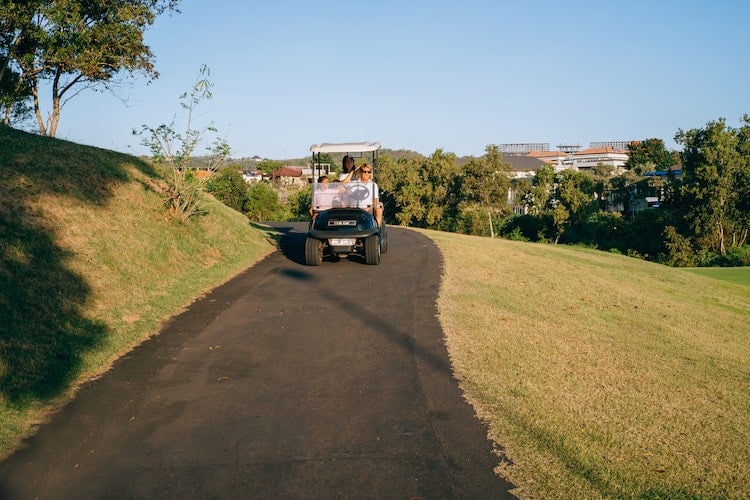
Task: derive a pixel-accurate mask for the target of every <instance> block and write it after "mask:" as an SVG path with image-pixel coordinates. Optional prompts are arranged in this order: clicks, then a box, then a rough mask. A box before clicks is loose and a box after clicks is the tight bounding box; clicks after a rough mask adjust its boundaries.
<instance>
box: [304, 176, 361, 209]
mask: <svg viewBox="0 0 750 500" xmlns="http://www.w3.org/2000/svg"><path fill="white" fill-rule="evenodd" d="M373 187H374V186H373V183H372V182H359V181H353V182H324V183H321V182H316V183H314V184H313V210H314V211H315V212H320V211H321V210H328V209H331V208H363V209H365V210H367V211H370V210H371V209H372V204H373V193H374V189H373Z"/></svg>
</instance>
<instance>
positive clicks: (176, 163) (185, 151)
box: [133, 65, 231, 221]
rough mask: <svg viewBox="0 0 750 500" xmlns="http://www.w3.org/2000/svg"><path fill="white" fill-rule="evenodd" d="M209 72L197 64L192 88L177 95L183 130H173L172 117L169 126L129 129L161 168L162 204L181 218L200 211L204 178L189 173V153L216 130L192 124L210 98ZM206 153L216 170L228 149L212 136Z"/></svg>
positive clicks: (173, 120) (143, 126) (212, 167)
mask: <svg viewBox="0 0 750 500" xmlns="http://www.w3.org/2000/svg"><path fill="white" fill-rule="evenodd" d="M210 74H211V71H210V70H209V68H208V67H207V66H205V65H203V66H201V68H200V69H199V70H198V77H197V79H196V82H195V84H194V85H193V88H192V89H191V90H190V91H189V92H185V93H184V94H182V95H181V96H180V106H181V107H182V108H183V110H185V114H186V117H185V131H184V132H182V133H180V132H177V131H176V130H175V127H176V121H177V118H176V117H175V118H173V119H172V122H171V123H170V124H169V125H166V124H161V125H159V126H157V127H151V126H148V125H142V126H141V130H140V131H138V130H133V134H135V135H140V136H141V137H143V139H142V140H141V144H143V145H144V146H146V147H148V148H149V149H150V150H151V154H152V161H153V162H154V164H155V165H156V166H157V167H160V168H162V169H163V174H164V176H165V179H166V181H167V189H166V193H165V195H166V196H165V197H166V202H165V204H166V205H167V206H168V207H169V209H170V211H171V212H172V215H174V216H175V217H176V218H178V219H181V220H183V221H186V220H188V219H191V218H192V217H193V216H195V215H199V214H201V213H203V212H204V209H203V205H202V202H201V196H200V195H201V193H200V191H201V188H202V186H203V184H204V182H205V181H202V180H200V179H198V178H196V177H195V175H192V172H193V171H192V170H191V169H190V168H189V167H190V162H191V159H192V157H193V153H194V152H195V150H196V148H197V147H198V146H199V145H200V144H201V142H203V139H204V138H205V134H206V133H207V132H216V129H215V128H213V127H212V126H205V127H200V128H198V127H196V125H195V123H194V117H193V113H194V112H195V110H196V109H197V107H198V106H199V105H200V104H201V103H202V102H203V101H206V100H210V99H211V98H212V97H213V93H212V92H211V88H212V87H213V84H212V83H211V82H210V81H209V80H208V78H207V77H208V76H210ZM209 153H210V155H209V156H208V160H207V161H208V163H207V167H208V169H209V170H216V169H217V168H218V166H219V165H220V164H221V163H223V162H224V161H225V160H226V159H227V158H228V157H229V154H230V153H231V149H230V147H229V144H227V142H226V141H224V140H223V139H215V140H214V142H213V144H212V146H210V147H209Z"/></svg>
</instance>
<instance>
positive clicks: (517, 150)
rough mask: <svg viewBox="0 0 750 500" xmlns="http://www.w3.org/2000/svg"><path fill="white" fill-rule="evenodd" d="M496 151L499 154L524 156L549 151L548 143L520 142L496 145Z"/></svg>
mask: <svg viewBox="0 0 750 500" xmlns="http://www.w3.org/2000/svg"><path fill="white" fill-rule="evenodd" d="M497 147H498V150H499V151H500V152H501V153H508V154H526V153H530V152H531V151H549V143H548V142H521V143H507V144H498V145H497Z"/></svg>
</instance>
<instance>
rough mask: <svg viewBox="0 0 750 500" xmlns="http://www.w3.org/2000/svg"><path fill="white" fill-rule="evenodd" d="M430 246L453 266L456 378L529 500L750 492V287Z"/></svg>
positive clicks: (448, 287)
mask: <svg viewBox="0 0 750 500" xmlns="http://www.w3.org/2000/svg"><path fill="white" fill-rule="evenodd" d="M427 234H428V235H429V236H430V237H432V238H433V239H434V240H435V241H436V242H437V243H438V245H439V247H440V248H441V251H442V253H443V255H444V260H445V269H444V273H445V276H444V282H443V286H442V288H441V294H440V300H439V309H440V318H441V322H442V324H443V326H444V329H445V331H446V336H447V344H448V347H449V352H450V354H451V358H452V361H453V364H454V368H455V370H456V374H457V376H458V378H459V379H460V381H461V383H462V386H463V388H464V390H465V391H466V393H467V396H468V398H469V399H470V400H471V401H472V402H473V404H474V405H475V407H476V409H477V411H478V413H479V414H480V415H481V416H482V417H483V418H485V419H487V420H488V422H489V423H490V434H491V437H492V439H494V440H495V441H496V442H497V443H499V445H501V446H502V447H504V449H505V453H506V454H507V462H505V463H504V464H503V465H501V467H500V472H501V473H502V474H503V475H505V476H506V477H508V478H509V479H510V480H511V481H513V482H514V483H515V484H516V485H517V486H518V488H519V489H518V490H517V491H516V493H517V494H519V495H521V496H536V497H565V498H580V497H591V496H604V497H632V496H635V497H640V496H646V497H654V496H656V497H659V496H662V497H684V496H688V497H689V496H700V497H711V498H714V497H730V498H747V497H748V495H750V451H748V450H750V321H749V320H750V288H746V287H742V286H737V285H733V284H729V283H724V282H721V281H716V280H711V279H707V278H704V277H701V276H697V275H695V274H693V273H691V272H688V271H685V270H680V269H673V268H668V267H664V266H659V265H656V264H650V263H647V262H644V261H641V260H636V259H631V258H627V257H623V256H617V255H612V254H607V253H603V252H597V251H590V250H584V249H579V248H570V247H561V246H550V245H538V244H530V243H521V242H512V241H506V240H491V239H488V238H476V237H468V236H460V235H453V234H446V233H437V232H427ZM511 464H512V465H511Z"/></svg>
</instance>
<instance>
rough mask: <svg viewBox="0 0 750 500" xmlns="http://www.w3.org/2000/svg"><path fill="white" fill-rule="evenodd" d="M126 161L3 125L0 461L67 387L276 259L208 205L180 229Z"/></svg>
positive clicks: (141, 166) (141, 173)
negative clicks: (268, 258)
mask: <svg viewBox="0 0 750 500" xmlns="http://www.w3.org/2000/svg"><path fill="white" fill-rule="evenodd" d="M162 185H163V184H162V181H161V180H160V178H159V177H158V175H157V174H156V172H155V171H154V170H153V169H152V168H151V167H150V166H149V165H148V164H147V163H145V162H143V161H141V160H139V159H137V158H135V157H132V156H128V155H125V154H120V153H115V152H112V151H107V150H103V149H97V148H91V147H86V146H81V145H77V144H74V143H70V142H66V141H61V140H56V139H52V138H47V137H38V136H35V135H32V134H27V133H24V132H20V131H17V130H13V129H10V128H8V127H4V126H0V456H2V455H4V454H7V452H8V450H9V448H10V447H12V446H15V445H16V443H17V440H18V438H19V436H22V435H24V434H26V433H27V432H28V431H29V428H30V425H31V423H32V422H35V421H39V420H42V419H43V418H44V415H45V413H46V412H47V411H48V409H49V407H50V405H54V404H56V403H57V402H58V401H60V398H65V397H66V396H67V395H69V394H70V393H71V392H72V391H73V390H74V387H75V385H76V384H77V383H78V382H79V381H81V380H84V379H87V378H90V377H92V376H95V375H97V374H98V373H101V372H102V371H103V370H106V369H107V367H108V365H109V364H110V363H111V362H112V361H113V360H114V359H115V358H116V357H118V356H119V355H121V354H122V353H123V352H126V351H127V350H129V349H131V348H132V347H133V346H135V345H137V344H138V343H140V342H141V341H143V340H144V339H145V338H147V337H148V336H150V335H152V334H154V333H156V332H157V331H158V328H159V324H160V322H162V321H163V320H164V319H166V318H167V317H169V316H170V315H172V314H174V313H175V312H176V311H178V310H179V309H180V308H182V307H184V306H186V305H187V304H189V303H190V302H191V301H192V300H193V299H194V298H195V297H197V296H199V295H200V294H201V293H203V292H204V291H206V290H208V289H210V288H212V287H214V286H215V285H217V284H219V283H221V282H223V281H225V280H227V279H228V278H230V277H231V276H233V275H235V274H237V273H238V272H239V271H241V270H243V269H245V268H247V267H248V266H249V265H251V264H252V263H253V262H255V261H257V260H259V259H260V258H262V257H263V256H265V255H266V254H268V253H269V252H270V251H272V250H273V248H274V243H273V242H272V241H271V240H270V239H269V238H270V237H269V235H267V234H265V233H264V232H262V231H261V230H259V229H256V228H254V227H252V226H251V224H250V223H249V222H248V220H247V219H246V218H245V217H244V216H242V215H241V214H239V213H237V212H234V211H232V210H230V209H228V208H227V207H225V206H224V205H222V204H221V203H218V202H217V201H216V200H213V199H211V198H209V199H208V200H207V203H208V214H207V215H205V216H203V217H201V218H199V219H198V220H197V221H195V222H193V223H189V224H182V223H178V222H176V221H174V220H172V219H170V218H169V217H168V216H167V215H166V213H165V211H164V210H163V207H162V199H161V197H160V194H159V192H160V190H161V188H162Z"/></svg>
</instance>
